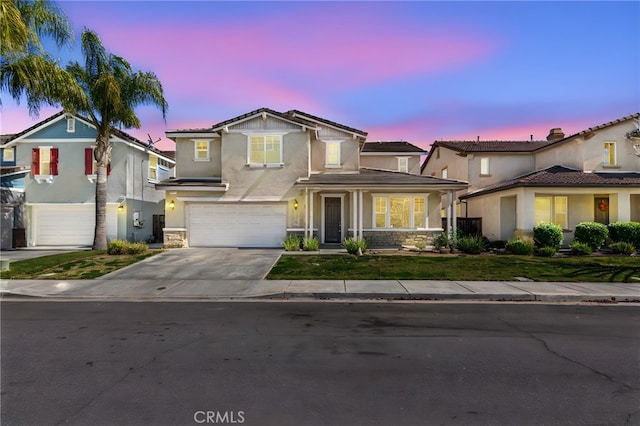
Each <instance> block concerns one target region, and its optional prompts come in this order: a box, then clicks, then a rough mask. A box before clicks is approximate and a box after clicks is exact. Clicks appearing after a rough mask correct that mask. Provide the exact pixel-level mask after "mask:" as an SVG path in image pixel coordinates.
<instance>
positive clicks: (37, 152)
mask: <svg viewBox="0 0 640 426" xmlns="http://www.w3.org/2000/svg"><path fill="white" fill-rule="evenodd" d="M31 174H32V175H33V176H55V175H57V174H58V148H51V147H39V148H33V150H32V151H31Z"/></svg>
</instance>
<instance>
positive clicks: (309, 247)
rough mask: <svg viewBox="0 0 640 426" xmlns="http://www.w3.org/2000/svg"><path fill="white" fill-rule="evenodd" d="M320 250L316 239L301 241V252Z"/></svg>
mask: <svg viewBox="0 0 640 426" xmlns="http://www.w3.org/2000/svg"><path fill="white" fill-rule="evenodd" d="M319 248H320V241H318V239H317V238H316V237H313V238H305V239H304V240H302V250H306V251H316V250H318V249H319Z"/></svg>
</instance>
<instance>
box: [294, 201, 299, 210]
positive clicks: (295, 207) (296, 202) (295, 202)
mask: <svg viewBox="0 0 640 426" xmlns="http://www.w3.org/2000/svg"><path fill="white" fill-rule="evenodd" d="M293 209H294V210H298V200H293Z"/></svg>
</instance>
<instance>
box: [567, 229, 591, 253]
mask: <svg viewBox="0 0 640 426" xmlns="http://www.w3.org/2000/svg"><path fill="white" fill-rule="evenodd" d="M576 229H577V228H576ZM570 247H571V254H576V255H578V256H586V255H588V254H591V253H593V248H592V247H591V245H589V244H587V243H581V242H580V241H574V242H572V243H571V246H570Z"/></svg>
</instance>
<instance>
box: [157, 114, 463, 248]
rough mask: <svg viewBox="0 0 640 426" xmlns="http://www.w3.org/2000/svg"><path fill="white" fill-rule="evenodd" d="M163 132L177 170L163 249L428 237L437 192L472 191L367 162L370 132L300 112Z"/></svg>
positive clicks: (167, 186)
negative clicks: (294, 237)
mask: <svg viewBox="0 0 640 426" xmlns="http://www.w3.org/2000/svg"><path fill="white" fill-rule="evenodd" d="M166 134H167V137H168V138H170V139H172V140H174V141H175V142H176V170H177V176H176V178H175V179H168V180H165V181H163V182H160V183H158V184H157V185H156V188H158V189H163V190H165V191H166V193H167V194H166V199H167V208H166V228H165V232H164V237H165V240H164V241H165V247H185V246H213V247H225V246H226V247H280V246H281V244H282V241H283V240H284V238H285V237H286V235H287V234H298V235H300V236H304V237H310V236H312V235H313V236H316V237H318V239H319V241H320V242H321V243H323V244H331V243H335V244H339V243H341V242H342V241H343V240H344V239H345V238H346V237H358V238H365V239H366V240H367V241H368V243H369V244H370V245H371V246H387V245H393V246H398V245H402V244H410V243H411V242H415V241H416V240H421V241H424V242H425V243H428V242H429V241H430V239H431V238H433V236H434V235H435V234H438V233H440V232H441V231H442V229H441V220H440V210H441V206H440V199H441V195H442V194H449V195H450V196H451V195H452V194H453V193H455V192H456V191H458V190H460V189H463V188H465V187H466V183H464V182H457V181H453V180H446V179H440V178H433V177H429V176H420V175H418V174H409V173H402V172H392V171H389V170H375V169H371V168H362V167H361V151H362V150H363V146H365V139H366V136H367V133H366V132H363V131H361V130H358V129H354V128H352V127H348V126H345V125H342V124H339V123H336V122H333V121H329V120H326V119H323V118H319V117H316V116H313V115H310V114H307V113H304V112H301V111H296V110H293V111H288V112H285V113H281V112H277V111H274V110H271V109H268V108H261V109H258V110H255V111H252V112H249V113H247V114H244V115H241V116H238V117H235V118H233V119H230V120H226V121H223V122H221V123H218V124H215V125H213V126H212V127H211V128H206V129H186V130H175V131H168V132H167V133H166ZM412 149H413V148H412ZM395 152H397V150H394V151H391V154H393V155H395V154H394V153H395ZM410 152H411V154H410V155H409V154H408V153H406V151H403V152H402V156H406V157H409V158H412V157H413V156H414V152H413V151H410ZM395 161H396V165H395V166H392V167H390V168H394V169H395V168H396V167H397V164H398V163H397V160H395ZM409 167H410V168H412V167H415V166H414V165H412V164H411V163H409ZM450 198H451V197H450Z"/></svg>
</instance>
